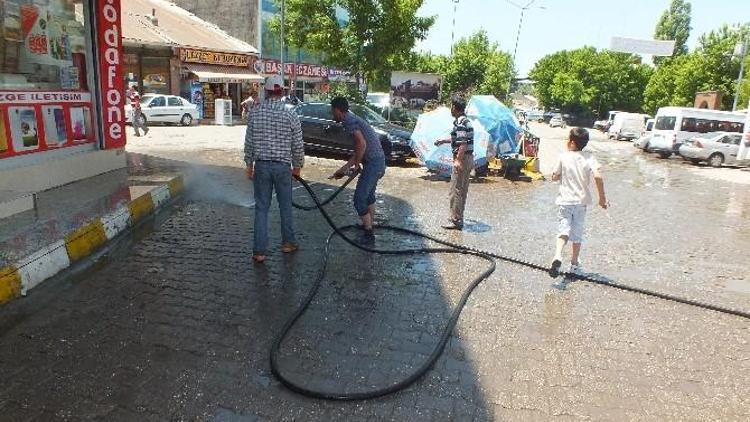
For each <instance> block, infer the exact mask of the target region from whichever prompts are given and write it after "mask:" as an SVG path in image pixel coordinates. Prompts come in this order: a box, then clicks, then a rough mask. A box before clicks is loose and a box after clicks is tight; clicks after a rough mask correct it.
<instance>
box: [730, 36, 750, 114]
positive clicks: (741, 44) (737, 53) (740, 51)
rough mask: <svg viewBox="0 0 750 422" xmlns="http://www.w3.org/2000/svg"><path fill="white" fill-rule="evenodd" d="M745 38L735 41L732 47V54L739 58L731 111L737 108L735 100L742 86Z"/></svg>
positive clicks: (745, 52) (745, 50)
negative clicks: (738, 71) (738, 72)
mask: <svg viewBox="0 0 750 422" xmlns="http://www.w3.org/2000/svg"><path fill="white" fill-rule="evenodd" d="M747 47H748V42H747V40H744V41H741V42H739V43H737V46H736V47H735V49H734V55H735V56H737V57H739V58H740V76H739V77H738V78H737V88H736V89H735V91H734V103H732V111H736V110H737V101H738V100H739V98H740V89H741V88H742V74H743V73H744V71H745V57H747Z"/></svg>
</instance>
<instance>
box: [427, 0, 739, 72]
mask: <svg viewBox="0 0 750 422" xmlns="http://www.w3.org/2000/svg"><path fill="white" fill-rule="evenodd" d="M511 1H512V2H513V3H516V4H527V3H528V2H529V1H530V0H511ZM670 3H671V0H598V1H597V0H536V1H535V2H534V5H533V6H532V8H531V9H529V10H528V11H527V12H526V13H525V16H524V20H523V26H522V28H521V37H520V41H519V44H518V52H517V54H516V63H517V69H518V72H519V76H527V74H528V72H529V70H530V69H531V68H532V67H533V66H534V63H536V62H537V61H538V60H539V59H540V58H542V57H544V56H545V55H547V54H549V53H554V52H556V51H560V50H571V49H575V48H579V47H582V46H584V45H590V46H594V47H596V48H608V47H609V44H610V40H611V38H612V37H613V36H621V37H630V38H646V39H651V38H652V37H653V34H654V28H655V27H656V22H657V21H658V20H659V17H660V16H661V14H662V13H663V12H664V10H666V9H667V8H668V7H669V4H670ZM690 3H691V4H692V8H693V13H692V22H691V26H692V27H693V29H692V31H691V33H690V39H689V40H688V47H689V48H691V49H692V48H693V47H694V46H695V45H696V44H697V40H698V37H699V36H700V35H701V34H703V33H705V32H708V31H711V30H712V29H716V28H718V27H720V26H721V24H723V23H729V24H731V23H741V22H750V0H691V1H690ZM537 6H542V7H544V9H539V8H536V7H537ZM419 14H420V15H421V16H436V17H437V20H436V21H435V24H434V25H433V27H432V28H431V29H430V32H429V34H428V36H427V39H426V40H424V41H422V42H420V43H418V44H417V50H420V51H429V52H432V53H435V54H446V55H447V54H449V53H450V46H451V28H452V26H453V25H452V24H453V0H425V1H424V4H423V5H422V8H421V9H420V10H419ZM519 18H520V10H519V9H518V8H516V7H514V6H513V5H511V4H509V3H508V1H506V0H459V2H458V7H457V12H456V35H455V39H456V41H457V40H458V39H460V38H461V37H466V36H469V35H471V34H472V33H474V32H475V31H477V30H480V29H484V30H486V31H487V33H488V35H489V38H490V40H491V41H494V42H497V43H499V44H500V48H501V49H503V50H505V51H509V52H511V53H512V52H513V47H514V44H515V40H516V33H517V31H518V22H519Z"/></svg>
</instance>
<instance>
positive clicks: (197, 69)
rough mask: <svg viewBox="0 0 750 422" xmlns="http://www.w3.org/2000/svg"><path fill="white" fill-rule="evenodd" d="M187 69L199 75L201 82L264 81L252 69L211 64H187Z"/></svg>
mask: <svg viewBox="0 0 750 422" xmlns="http://www.w3.org/2000/svg"><path fill="white" fill-rule="evenodd" d="M185 67H186V68H187V70H188V71H189V72H190V73H192V74H194V75H195V76H197V77H198V81H199V82H206V83H229V84H238V83H243V82H263V81H265V80H266V78H264V77H263V76H261V75H259V74H257V73H255V72H254V71H253V70H252V69H249V68H245V67H235V66H219V65H211V64H185Z"/></svg>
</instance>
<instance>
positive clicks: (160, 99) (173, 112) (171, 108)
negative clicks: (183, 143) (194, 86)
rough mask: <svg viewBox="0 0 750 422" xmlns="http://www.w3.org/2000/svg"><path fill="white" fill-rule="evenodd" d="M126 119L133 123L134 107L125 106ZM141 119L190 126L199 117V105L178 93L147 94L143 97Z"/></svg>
mask: <svg viewBox="0 0 750 422" xmlns="http://www.w3.org/2000/svg"><path fill="white" fill-rule="evenodd" d="M125 119H126V122H128V123H133V107H132V106H131V105H130V104H127V105H126V106H125ZM141 119H143V120H146V121H147V122H149V123H175V124H177V123H179V124H181V125H183V126H190V125H192V124H193V121H194V120H197V119H198V107H197V106H196V105H195V104H193V103H191V102H190V101H188V100H186V99H184V98H182V97H178V96H176V95H160V94H145V95H144V96H142V97H141Z"/></svg>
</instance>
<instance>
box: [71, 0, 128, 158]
mask: <svg viewBox="0 0 750 422" xmlns="http://www.w3.org/2000/svg"><path fill="white" fill-rule="evenodd" d="M120 11H121V9H120V2H119V1H116V0H97V11H96V13H97V20H98V22H99V26H98V34H97V40H98V45H99V63H98V65H99V75H100V80H101V87H100V89H101V98H102V105H101V110H102V117H103V130H102V132H103V135H104V139H102V141H103V147H104V148H105V149H113V148H122V147H124V146H125V108H124V107H125V96H124V95H123V93H124V92H125V88H124V79H123V73H122V72H123V70H122V69H123V67H122V63H123V52H122V24H121V15H120ZM84 115H85V114H84ZM83 123H84V127H83V131H86V127H85V121H84V122H83ZM75 132H76V131H75V129H74V133H75Z"/></svg>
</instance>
